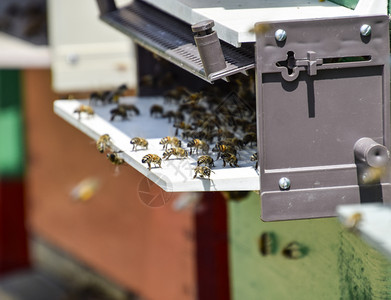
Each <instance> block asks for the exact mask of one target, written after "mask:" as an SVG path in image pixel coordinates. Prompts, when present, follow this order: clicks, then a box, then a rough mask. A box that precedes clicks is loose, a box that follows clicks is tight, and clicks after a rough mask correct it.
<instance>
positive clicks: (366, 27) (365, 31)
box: [360, 24, 372, 36]
mask: <svg viewBox="0 0 391 300" xmlns="http://www.w3.org/2000/svg"><path fill="white" fill-rule="evenodd" d="M371 32H372V27H371V26H370V25H368V24H364V25H362V26H361V27H360V33H361V35H362V36H368V35H370V34H371Z"/></svg>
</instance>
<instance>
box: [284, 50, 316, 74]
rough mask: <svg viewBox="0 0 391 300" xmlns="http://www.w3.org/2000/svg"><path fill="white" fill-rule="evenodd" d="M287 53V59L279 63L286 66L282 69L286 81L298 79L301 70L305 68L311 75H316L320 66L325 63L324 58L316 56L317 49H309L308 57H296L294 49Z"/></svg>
mask: <svg viewBox="0 0 391 300" xmlns="http://www.w3.org/2000/svg"><path fill="white" fill-rule="evenodd" d="M287 55H288V57H287V60H286V61H281V62H278V63H277V65H278V66H284V67H285V68H283V69H281V74H282V77H283V78H284V79H285V80H286V81H293V80H296V79H297V77H298V76H299V73H300V71H303V70H304V69H305V68H306V69H307V73H308V75H309V76H314V75H316V74H317V73H318V66H320V65H322V64H323V59H322V58H316V52H315V51H307V58H306V59H295V57H294V55H295V54H294V53H293V52H292V51H290V52H288V54H287Z"/></svg>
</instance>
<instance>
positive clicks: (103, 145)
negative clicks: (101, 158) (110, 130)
mask: <svg viewBox="0 0 391 300" xmlns="http://www.w3.org/2000/svg"><path fill="white" fill-rule="evenodd" d="M110 144H111V140H110V136H109V135H108V134H104V135H101V136H100V137H99V139H98V140H97V141H96V149H98V151H99V152H100V153H103V152H105V151H106V149H108V148H110Z"/></svg>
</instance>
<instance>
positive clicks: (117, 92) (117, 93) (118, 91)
mask: <svg viewBox="0 0 391 300" xmlns="http://www.w3.org/2000/svg"><path fill="white" fill-rule="evenodd" d="M127 89H128V87H127V85H126V84H121V85H120V86H119V87H117V89H116V90H115V91H113V92H112V97H111V98H110V101H109V102H110V103H111V102H114V103H118V101H119V97H121V96H123V95H124V94H125V92H126V90H127Z"/></svg>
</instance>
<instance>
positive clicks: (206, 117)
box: [75, 74, 258, 179]
mask: <svg viewBox="0 0 391 300" xmlns="http://www.w3.org/2000/svg"><path fill="white" fill-rule="evenodd" d="M169 77H170V76H168V77H167V78H169ZM227 85H228V86H227V88H224V89H222V88H218V87H216V86H214V85H211V86H208V87H207V88H205V89H202V90H200V91H196V92H193V91H190V90H189V89H188V88H186V87H183V86H178V87H176V88H173V89H170V90H168V91H166V92H165V93H164V104H163V105H160V104H153V105H151V106H150V108H149V114H150V117H152V118H166V119H167V120H168V122H169V123H172V126H173V128H174V129H173V132H175V134H174V136H166V137H163V138H161V140H160V142H159V144H160V145H162V147H163V149H162V150H163V153H162V157H160V156H159V155H157V154H152V153H150V154H147V155H145V156H143V157H142V159H141V162H142V163H146V164H147V166H148V169H149V170H151V168H152V166H154V167H158V168H161V167H162V161H163V160H169V159H172V158H173V157H174V159H181V160H184V159H187V158H188V157H189V156H192V155H196V156H197V159H196V166H195V168H194V169H193V171H194V176H193V178H197V177H198V178H201V179H202V178H203V179H210V177H211V174H212V173H214V172H213V171H212V168H215V167H216V162H218V161H219V160H220V158H221V163H219V162H218V163H219V165H220V166H221V167H227V166H229V167H232V168H237V167H240V166H243V162H242V160H246V161H247V162H245V164H248V163H249V162H250V161H253V162H255V166H254V168H255V169H257V168H258V154H257V153H254V151H252V153H253V154H252V155H251V154H250V155H249V154H245V155H243V153H244V152H243V151H242V150H244V149H247V150H248V149H252V148H254V147H256V144H257V133H256V130H257V128H256V108H255V104H256V101H255V88H254V87H255V84H254V74H250V76H243V77H240V78H236V79H235V77H234V76H233V79H232V80H231V81H230V83H227ZM126 90H127V87H126V85H121V86H119V87H118V88H116V89H114V90H112V91H106V92H103V93H98V92H95V93H92V94H91V95H90V104H91V105H92V104H97V103H101V104H102V105H105V104H108V103H116V104H117V106H116V107H115V108H113V109H111V110H110V114H111V118H110V121H115V120H117V119H119V120H128V119H129V117H133V116H138V115H140V111H139V109H138V108H137V107H136V106H135V105H133V104H123V103H119V97H120V96H122V95H123V94H124V93H125V91H126ZM166 106H167V107H168V106H169V109H166ZM86 107H90V106H85V107H84V106H83V107H80V108H79V109H77V110H75V113H78V114H79V118H80V114H81V113H87V114H91V115H92V114H93V109H92V107H90V108H91V111H90V110H88V109H87V108H86ZM173 107H174V108H173ZM175 107H176V109H175ZM96 143H97V148H98V150H99V151H100V152H101V153H103V152H105V151H106V150H107V149H110V146H111V140H110V138H109V136H108V135H103V136H102V137H101V138H100V139H99V140H98V141H97V142H96ZM130 144H131V145H132V149H131V150H132V151H137V150H142V151H146V150H148V141H147V140H146V139H145V138H143V137H139V136H138V137H133V138H132V139H131V140H130ZM184 145H186V146H187V149H186V148H185V146H184ZM182 147H183V148H182ZM210 150H211V152H210ZM247 150H246V151H247ZM119 153H120V152H111V153H109V154H107V158H108V159H109V160H110V161H111V162H112V163H113V164H116V165H118V164H121V163H123V159H122V158H121V157H120V155H119ZM246 153H247V152H246ZM212 156H213V157H212Z"/></svg>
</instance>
